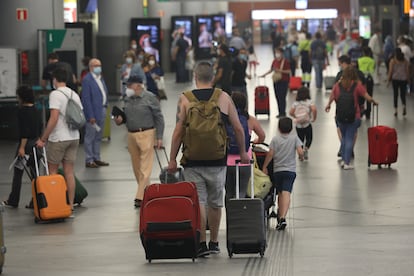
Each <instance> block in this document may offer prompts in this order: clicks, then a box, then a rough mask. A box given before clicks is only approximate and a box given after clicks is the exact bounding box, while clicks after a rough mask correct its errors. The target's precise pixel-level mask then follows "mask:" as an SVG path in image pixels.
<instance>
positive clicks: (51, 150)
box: [29, 67, 85, 218]
mask: <svg viewBox="0 0 414 276" xmlns="http://www.w3.org/2000/svg"><path fill="white" fill-rule="evenodd" d="M67 77H68V72H67V71H66V70H65V69H64V68H60V67H59V68H56V69H55V71H53V73H52V78H53V87H55V89H54V90H53V91H52V92H50V95H49V109H50V117H49V120H48V121H47V125H46V128H45V129H44V130H43V133H42V134H41V135H40V138H39V139H38V140H37V141H36V146H37V147H39V148H43V147H45V146H46V149H47V150H46V154H47V163H48V164H47V165H48V168H49V173H50V174H51V175H52V174H57V172H58V168H59V165H60V164H62V166H63V171H64V173H65V181H66V186H67V191H68V198H69V204H70V206H71V207H72V210H73V201H74V198H75V175H74V163H75V161H76V156H77V152H78V146H79V131H78V130H75V129H70V128H69V126H68V124H67V123H66V120H65V116H64V115H63V114H66V106H67V103H68V97H70V96H72V99H73V100H74V101H75V102H76V103H77V104H78V105H79V106H81V107H82V103H81V100H80V98H79V96H78V94H77V93H74V92H73V90H71V89H70V88H69V87H68V86H67V85H66V80H67ZM84 111H85V109H84ZM29 207H30V205H29ZM71 217H72V218H73V215H72V216H71Z"/></svg>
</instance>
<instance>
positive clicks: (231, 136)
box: [226, 109, 250, 154]
mask: <svg viewBox="0 0 414 276" xmlns="http://www.w3.org/2000/svg"><path fill="white" fill-rule="evenodd" d="M237 113H238V114H239V121H240V124H241V125H242V127H243V130H244V142H245V149H246V152H247V151H248V149H249V147H250V132H249V125H248V123H247V120H248V118H247V117H246V116H245V115H244V114H242V113H241V112H240V110H239V109H237ZM226 131H227V137H228V140H229V146H228V150H227V152H228V153H230V154H238V153H240V149H239V145H238V144H237V140H236V133H235V132H234V129H233V126H232V125H231V124H230V123H228V124H226Z"/></svg>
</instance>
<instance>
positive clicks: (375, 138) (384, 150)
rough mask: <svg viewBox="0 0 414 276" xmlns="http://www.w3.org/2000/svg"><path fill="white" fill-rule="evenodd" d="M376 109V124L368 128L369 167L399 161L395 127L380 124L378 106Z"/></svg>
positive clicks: (389, 164)
mask: <svg viewBox="0 0 414 276" xmlns="http://www.w3.org/2000/svg"><path fill="white" fill-rule="evenodd" d="M375 109H376V126H371V127H370V128H368V151H369V153H368V167H369V166H370V165H371V164H374V165H378V167H379V168H381V165H388V167H390V166H391V164H392V163H395V162H397V157H398V140H397V131H396V130H395V128H391V127H388V126H379V125H378V106H374V108H373V112H374V111H375Z"/></svg>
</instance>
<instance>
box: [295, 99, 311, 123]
mask: <svg viewBox="0 0 414 276" xmlns="http://www.w3.org/2000/svg"><path fill="white" fill-rule="evenodd" d="M310 110H311V109H310V106H309V104H307V103H306V102H303V101H300V102H298V105H297V106H296V107H295V119H296V123H297V124H300V125H304V124H307V123H309V122H310V119H311V117H310Z"/></svg>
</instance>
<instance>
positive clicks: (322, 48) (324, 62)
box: [309, 32, 329, 92]
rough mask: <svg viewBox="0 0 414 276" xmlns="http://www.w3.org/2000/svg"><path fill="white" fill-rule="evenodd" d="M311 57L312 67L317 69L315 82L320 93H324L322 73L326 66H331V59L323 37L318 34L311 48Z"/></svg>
mask: <svg viewBox="0 0 414 276" xmlns="http://www.w3.org/2000/svg"><path fill="white" fill-rule="evenodd" d="M309 55H310V57H311V60H312V66H313V68H314V69H315V82H316V89H317V91H318V92H321V91H322V80H323V75H322V72H323V70H324V69H325V67H326V66H328V65H329V59H328V55H327V51H326V44H325V42H324V41H323V40H322V35H321V34H320V33H319V32H317V33H316V34H315V40H314V41H312V43H311V46H310V52H309Z"/></svg>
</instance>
